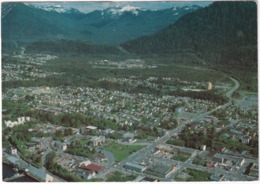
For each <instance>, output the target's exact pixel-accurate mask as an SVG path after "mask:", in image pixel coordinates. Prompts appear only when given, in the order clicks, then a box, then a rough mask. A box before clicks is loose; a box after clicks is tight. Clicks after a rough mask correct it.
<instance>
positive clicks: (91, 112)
mask: <svg viewBox="0 0 260 184" xmlns="http://www.w3.org/2000/svg"><path fill="white" fill-rule="evenodd" d="M21 58H22V61H25V60H26V61H28V59H29V61H30V62H29V63H27V64H33V62H34V61H35V60H37V61H38V64H39V63H42V64H44V63H45V62H51V60H52V59H55V58H57V57H55V56H50V55H47V56H44V55H41V56H37V57H30V56H26V57H25V58H24V57H23V56H21ZM138 62H139V61H138ZM96 65H98V64H97V63H95V66H96ZM7 66H9V65H8V64H7ZM17 67H18V68H17ZM21 67H23V66H22V65H21ZM21 67H19V65H15V68H12V67H9V68H8V67H4V68H3V74H5V73H10V70H13V71H14V72H13V73H14V76H20V77H23V78H22V80H23V79H26V77H27V76H23V75H20V74H19V72H22V71H23V70H22V68H21ZM27 69H28V68H25V70H27ZM17 72H18V73H17ZM34 72H35V75H34V74H33V73H34ZM39 73H41V72H39V71H36V70H34V69H33V70H32V73H31V74H33V77H42V76H40V75H38V74H39ZM43 73H44V72H43ZM36 74H37V76H36ZM44 75H50V74H49V73H45V74H44ZM5 76H6V78H5V79H4V80H20V78H14V76H12V78H10V77H11V76H9V75H5ZM8 76H9V77H8ZM26 80H27V79H26ZM158 80H162V81H165V84H164V85H161V84H157V81H158ZM99 81H100V82H102V81H108V82H111V83H117V84H120V85H125V86H129V87H131V88H135V87H138V86H143V87H149V88H150V89H163V90H167V91H169V92H174V91H176V90H177V88H176V84H178V86H179V87H178V88H182V89H183V90H185V91H208V90H212V84H209V83H208V82H207V81H205V82H196V81H183V80H180V79H178V78H161V79H159V78H158V77H149V78H147V79H145V80H143V79H141V78H138V77H137V76H130V77H129V78H111V77H108V78H101V79H100V80H99ZM221 86H225V84H223V83H222V84H218V86H216V89H218V88H219V90H220V91H223V90H224V91H225V90H226V92H228V91H229V90H233V89H232V85H230V84H226V86H225V88H221ZM2 98H3V100H6V102H8V101H9V102H8V103H10V102H15V103H17V102H19V103H20V102H23V103H24V104H25V105H26V106H27V107H29V108H24V109H21V110H22V111H25V112H24V114H27V116H18V117H16V116H15V115H14V114H12V116H7V115H8V114H10V112H11V111H12V112H13V110H11V109H9V107H8V106H5V104H8V103H4V106H3V109H2V113H3V114H4V117H3V130H4V134H3V141H4V145H5V142H6V143H7V142H9V141H10V142H11V143H12V144H11V146H8V144H7V146H6V147H4V149H3V150H4V154H3V161H4V162H6V163H8V164H11V165H13V166H15V167H17V168H18V170H21V171H25V173H26V172H29V173H30V174H31V173H35V171H36V170H37V169H38V170H39V171H37V172H36V173H45V174H35V176H34V178H35V179H36V180H38V181H63V180H60V179H59V178H60V177H61V178H63V179H65V178H66V177H67V179H68V180H69V181H70V180H75V181H87V180H89V181H113V180H114V178H115V177H116V176H117V175H118V173H121V175H122V178H121V179H122V180H125V181H193V180H195V181H197V180H205V181H251V180H256V179H257V178H258V177H259V176H258V158H257V154H258V150H257V146H258V133H257V131H256V130H257V127H258V124H257V120H258V119H257V118H258V111H257V101H255V100H253V98H257V96H254V95H251V96H244V97H242V98H240V99H232V100H230V101H229V102H228V103H226V104H224V105H220V104H219V103H217V102H214V101H209V100H203V99H196V98H191V97H181V96H174V95H161V96H156V95H155V94H153V93H151V94H149V93H129V92H123V91H118V90H109V89H104V88H91V87H73V86H59V87H51V86H40V87H19V88H10V89H8V90H6V91H3V93H2ZM18 108H19V107H18ZM32 112H33V113H32ZM8 117H9V118H8ZM94 117H95V118H94ZM93 118H94V119H93ZM20 126H24V128H22V130H23V129H24V131H26V134H27V135H26V136H25V135H24V138H21V137H22V135H18V134H16V133H15V132H16V130H17V129H19V127H20ZM19 140H22V141H20V142H19ZM18 142H19V146H18V144H17V143H18ZM15 145H17V147H16V146H15ZM30 155H33V157H32V158H31V157H30ZM50 155H52V157H53V158H52V160H51V162H50V157H51V156H50ZM28 163H29V165H28ZM54 163H55V164H54ZM53 164H54V166H53ZM50 167H57V168H59V170H58V171H57V172H56V174H55V173H52V174H50V173H49V171H47V169H48V168H49V169H50ZM61 172H65V173H67V174H66V175H67V176H66V177H63V175H61V174H60V173H61ZM198 175H201V178H197V176H198ZM19 176H23V175H17V176H16V177H19ZM57 176H59V177H57ZM65 180H66V179H65ZM7 181H8V180H7Z"/></svg>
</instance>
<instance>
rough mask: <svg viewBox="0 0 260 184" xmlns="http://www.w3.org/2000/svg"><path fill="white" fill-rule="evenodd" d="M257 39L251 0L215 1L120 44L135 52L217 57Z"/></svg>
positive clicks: (246, 46)
mask: <svg viewBox="0 0 260 184" xmlns="http://www.w3.org/2000/svg"><path fill="white" fill-rule="evenodd" d="M256 41H257V21H256V4H255V3H254V2H215V3H213V4H212V5H210V6H209V7H206V8H204V9H200V10H198V11H196V12H192V13H190V14H187V15H185V16H183V17H182V18H181V19H179V20H178V21H177V22H176V23H175V24H173V25H171V26H169V27H168V28H166V29H164V30H162V31H161V32H159V33H156V34H154V35H152V36H146V37H141V38H138V39H136V40H132V41H129V42H126V43H124V44H122V46H123V47H124V48H125V49H126V50H128V51H130V52H135V53H138V54H151V53H157V54H172V53H180V52H193V53H197V54H198V55H201V56H203V57H204V58H206V59H210V58H211V59H212V60H215V61H216V60H218V58H217V57H219V56H220V55H221V54H224V53H225V52H227V50H230V49H231V50H232V49H233V48H236V49H237V48H247V49H249V47H250V48H254V47H256V45H257V42H256ZM210 55H215V57H210Z"/></svg>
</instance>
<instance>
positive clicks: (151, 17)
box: [2, 3, 200, 44]
mask: <svg viewBox="0 0 260 184" xmlns="http://www.w3.org/2000/svg"><path fill="white" fill-rule="evenodd" d="M199 8H200V7H199V6H185V7H174V8H169V9H162V10H146V9H144V8H140V7H137V6H132V5H125V4H124V6H116V7H109V8H107V9H104V10H95V11H93V12H90V13H82V12H80V11H79V10H77V9H74V8H67V7H63V6H61V5H55V6H53V5H52V6H47V5H45V6H40V5H38V6H36V7H35V5H32V4H29V3H27V4H24V3H3V6H2V40H10V41H11V40H20V41H24V40H26V42H27V41H35V40H39V39H61V38H62V39H73V40H74V39H77V40H85V41H91V42H95V43H100V44H103V43H106V44H118V43H121V42H124V41H127V40H130V39H134V38H137V37H140V36H145V35H150V34H153V33H156V32H157V31H159V30H161V29H164V28H166V27H168V26H169V25H171V24H174V23H175V22H176V21H177V20H178V19H179V18H180V17H182V16H184V15H186V14H187V13H190V12H193V11H195V10H197V9H199Z"/></svg>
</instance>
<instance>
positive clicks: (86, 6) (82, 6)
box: [34, 1, 212, 13]
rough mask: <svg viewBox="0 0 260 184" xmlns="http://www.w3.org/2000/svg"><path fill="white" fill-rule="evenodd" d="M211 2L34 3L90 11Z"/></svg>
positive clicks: (205, 3)
mask: <svg viewBox="0 0 260 184" xmlns="http://www.w3.org/2000/svg"><path fill="white" fill-rule="evenodd" d="M211 3H212V2H209V1H203V2H201V1H183V2H180V1H179V2H170V1H166V2H165V1H157V2H152V1H148V2H145V1H142V2H133V1H117V2H111V1H110V2H104V1H103V2H66V1H64V2H44V3H34V4H37V5H41V6H42V5H44V6H50V5H61V6H63V7H72V8H76V9H78V10H80V11H82V12H85V13H87V12H92V11H94V10H103V9H106V8H109V7H114V6H121V5H132V6H136V7H140V8H144V9H150V10H159V9H166V8H171V7H173V6H184V5H201V6H207V5H209V4H211Z"/></svg>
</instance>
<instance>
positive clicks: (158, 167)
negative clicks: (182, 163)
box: [147, 164, 177, 177]
mask: <svg viewBox="0 0 260 184" xmlns="http://www.w3.org/2000/svg"><path fill="white" fill-rule="evenodd" d="M176 170H177V167H176V165H173V166H167V165H162V164H154V165H152V166H150V167H149V168H148V169H147V173H149V174H152V175H155V176H159V177H168V176H169V175H170V174H171V173H173V172H175V171H176Z"/></svg>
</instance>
